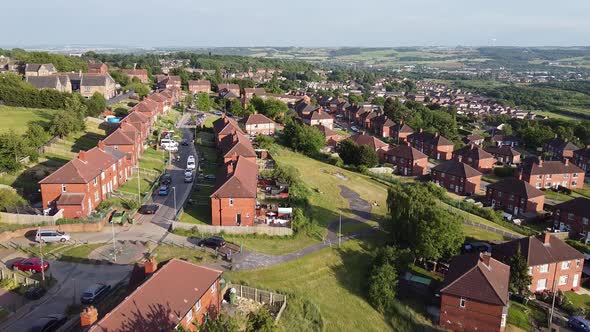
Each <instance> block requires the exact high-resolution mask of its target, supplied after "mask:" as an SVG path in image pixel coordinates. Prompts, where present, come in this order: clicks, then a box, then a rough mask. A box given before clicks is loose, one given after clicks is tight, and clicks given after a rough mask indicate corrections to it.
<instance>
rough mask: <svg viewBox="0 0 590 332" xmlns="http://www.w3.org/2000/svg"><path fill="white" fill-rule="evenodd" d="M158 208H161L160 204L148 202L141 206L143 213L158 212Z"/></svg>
mask: <svg viewBox="0 0 590 332" xmlns="http://www.w3.org/2000/svg"><path fill="white" fill-rule="evenodd" d="M158 208H160V207H159V206H158V204H146V205H143V206H142V207H141V213H142V214H154V213H156V211H158Z"/></svg>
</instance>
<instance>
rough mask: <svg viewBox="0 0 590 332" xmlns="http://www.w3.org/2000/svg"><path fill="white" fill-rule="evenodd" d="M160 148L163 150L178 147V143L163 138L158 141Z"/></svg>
mask: <svg viewBox="0 0 590 332" xmlns="http://www.w3.org/2000/svg"><path fill="white" fill-rule="evenodd" d="M160 146H161V147H162V148H164V149H166V148H172V147H178V142H176V141H175V140H171V139H169V138H163V139H161V140H160Z"/></svg>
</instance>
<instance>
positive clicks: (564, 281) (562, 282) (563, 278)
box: [558, 274, 570, 286]
mask: <svg viewBox="0 0 590 332" xmlns="http://www.w3.org/2000/svg"><path fill="white" fill-rule="evenodd" d="M569 278H570V276H569V275H567V274H566V275H564V276H561V277H559V282H558V285H559V286H563V285H567V282H568V280H569Z"/></svg>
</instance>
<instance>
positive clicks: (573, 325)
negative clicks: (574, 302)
mask: <svg viewBox="0 0 590 332" xmlns="http://www.w3.org/2000/svg"><path fill="white" fill-rule="evenodd" d="M567 326H568V327H569V328H570V329H572V330H574V331H577V332H590V322H589V321H587V320H585V319H584V318H582V317H578V316H573V317H570V319H569V320H568V321H567Z"/></svg>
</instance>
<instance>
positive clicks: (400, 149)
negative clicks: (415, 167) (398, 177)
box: [387, 144, 428, 160]
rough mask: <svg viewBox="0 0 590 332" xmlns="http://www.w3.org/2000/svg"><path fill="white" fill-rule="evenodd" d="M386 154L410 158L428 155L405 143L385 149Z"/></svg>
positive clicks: (422, 157)
mask: <svg viewBox="0 0 590 332" xmlns="http://www.w3.org/2000/svg"><path fill="white" fill-rule="evenodd" d="M387 155H390V156H396V157H398V158H404V159H411V160H418V159H428V156H427V155H426V154H424V153H422V152H420V150H417V149H414V148H413V147H411V146H409V145H405V144H402V145H398V146H396V147H394V148H392V149H389V150H388V151H387Z"/></svg>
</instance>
